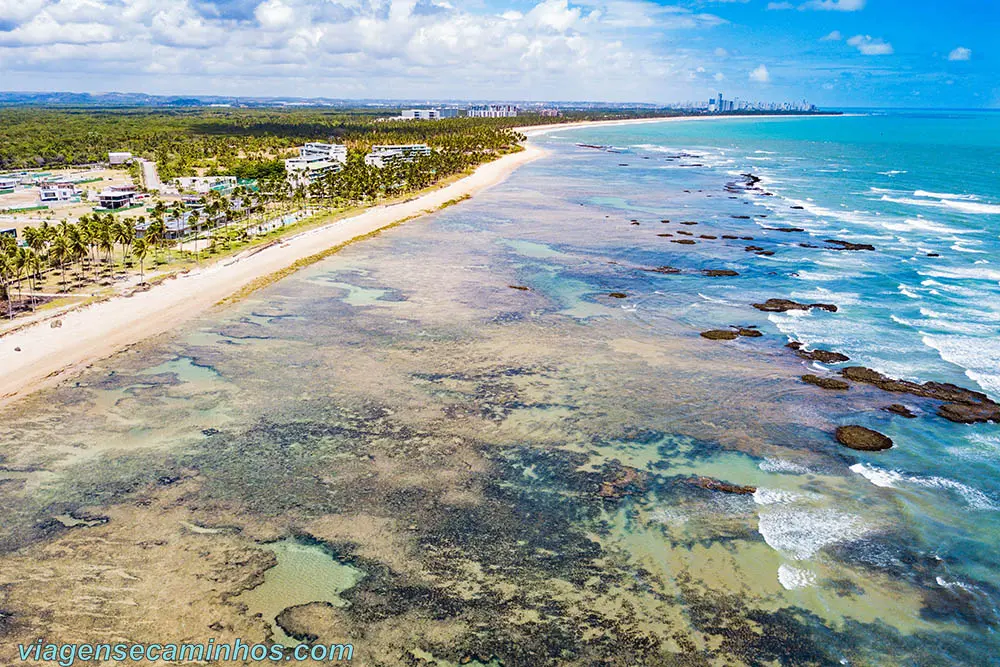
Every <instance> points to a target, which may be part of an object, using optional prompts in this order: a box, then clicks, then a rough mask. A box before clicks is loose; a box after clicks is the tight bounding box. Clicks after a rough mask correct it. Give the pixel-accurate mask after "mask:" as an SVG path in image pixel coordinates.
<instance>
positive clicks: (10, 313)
mask: <svg viewBox="0 0 1000 667" xmlns="http://www.w3.org/2000/svg"><path fill="white" fill-rule="evenodd" d="M13 273H14V266H13V262H12V261H11V258H10V255H8V254H7V253H6V252H0V296H3V298H4V299H6V300H7V317H8V318H9V319H14V303H13V302H14V298H13V297H12V296H11V294H10V281H11V276H12V275H13Z"/></svg>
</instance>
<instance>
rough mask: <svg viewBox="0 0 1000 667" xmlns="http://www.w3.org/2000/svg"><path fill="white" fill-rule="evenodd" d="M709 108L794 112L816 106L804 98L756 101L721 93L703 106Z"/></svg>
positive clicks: (810, 110)
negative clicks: (728, 98) (794, 100)
mask: <svg viewBox="0 0 1000 667" xmlns="http://www.w3.org/2000/svg"><path fill="white" fill-rule="evenodd" d="M702 108H703V109H705V110H707V111H708V113H734V112H739V111H743V112H747V111H749V112H754V111H757V112H761V111H763V112H793V111H801V112H805V113H813V112H815V111H816V106H815V105H813V104H809V102H807V101H805V100H802V101H801V102H754V101H749V100H741V99H739V98H737V99H735V100H727V99H725V98H724V97H723V96H722V93H719V94H718V96H717V97H713V98H712V99H710V100H709V101H708V104H707V105H704V106H703V107H702Z"/></svg>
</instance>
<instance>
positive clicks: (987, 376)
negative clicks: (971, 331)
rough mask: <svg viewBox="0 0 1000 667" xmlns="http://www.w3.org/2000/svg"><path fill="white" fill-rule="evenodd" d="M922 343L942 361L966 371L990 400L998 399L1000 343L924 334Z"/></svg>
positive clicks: (993, 338) (992, 339) (992, 340)
mask: <svg viewBox="0 0 1000 667" xmlns="http://www.w3.org/2000/svg"><path fill="white" fill-rule="evenodd" d="M922 340H923V343H924V345H926V346H927V347H930V348H933V349H935V350H937V353H938V355H940V357H941V358H942V359H944V360H945V361H947V362H949V363H952V364H955V365H956V366H960V367H961V368H964V369H965V375H966V376H967V377H968V378H969V379H970V380H972V381H973V382H975V383H976V384H978V385H979V386H980V387H981V388H982V390H983V391H985V392H986V393H987V394H989V395H990V397H991V398H994V399H997V398H1000V340H998V339H997V338H996V337H995V336H993V337H989V338H980V337H975V338H973V337H969V336H942V335H925V336H924V337H923V339H922Z"/></svg>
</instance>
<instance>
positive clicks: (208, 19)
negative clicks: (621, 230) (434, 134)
mask: <svg viewBox="0 0 1000 667" xmlns="http://www.w3.org/2000/svg"><path fill="white" fill-rule="evenodd" d="M511 4H513V3H508V4H507V6H506V7H503V8H500V9H496V10H489V9H486V8H485V5H484V4H483V3H478V2H477V3H449V2H447V1H445V0H170V1H169V2H164V1H163V0H17V1H16V2H13V1H11V0H0V25H2V26H3V28H0V61H3V63H4V70H5V78H6V75H7V73H8V72H16V73H17V75H18V76H20V77H21V81H32V80H37V75H38V74H42V75H45V74H51V73H59V74H61V75H65V76H66V77H71V76H72V73H79V74H82V75H83V76H79V77H78V80H79V81H81V82H85V84H90V83H93V84H95V85H96V84H98V82H99V85H100V87H101V88H102V89H108V88H109V87H113V86H117V85H128V86H134V85H135V82H136V81H139V87H141V88H142V89H146V90H150V89H154V88H158V87H160V84H162V85H163V86H165V85H167V84H166V83H165V82H168V81H177V82H181V83H179V84H178V85H177V86H175V88H182V89H186V90H193V89H201V90H204V89H206V88H209V89H210V90H212V92H218V93H220V94H233V93H234V92H237V91H239V90H256V91H258V92H259V93H263V94H275V95H281V94H285V95H287V94H290V93H289V91H295V92H296V93H297V94H298V95H301V96H323V95H328V96H334V97H349V96H382V97H402V96H411V95H413V94H414V93H417V94H418V95H419V96H424V95H427V94H428V93H429V92H430V91H431V89H430V88H428V83H433V84H434V92H433V93H431V94H437V95H442V93H444V94H453V95H462V96H470V95H471V94H474V93H476V92H478V93H480V94H482V93H487V94H489V93H493V94H498V95H502V94H504V93H503V92H502V91H501V90H498V89H497V86H498V85H503V86H506V88H507V90H511V91H513V90H517V91H520V92H522V93H525V94H532V92H534V93H536V94H537V92H539V91H544V92H545V93H546V94H548V93H550V92H551V93H552V94H554V95H559V94H569V93H570V92H571V91H572V94H588V93H589V94H591V95H593V96H595V97H597V96H601V97H606V96H609V95H611V96H613V95H616V94H617V95H619V96H621V97H624V98H625V99H635V97H634V96H633V94H632V93H634V92H635V91H640V92H645V91H647V90H650V91H651V90H665V89H671V87H672V86H677V85H680V84H682V83H683V82H684V81H686V80H688V79H687V74H688V73H689V72H691V71H692V70H694V69H695V68H696V67H698V66H699V65H701V63H699V62H698V61H697V59H696V57H695V55H694V52H693V51H691V50H685V49H675V50H673V51H666V50H664V48H663V33H664V31H682V30H688V31H697V30H707V29H711V28H712V27H713V26H718V25H721V24H723V23H725V21H724V20H723V19H721V18H719V17H718V16H715V15H714V14H711V13H708V12H705V11H699V10H692V9H688V8H684V7H679V6H676V5H662V4H661V3H660V2H657V1H654V0H531V1H530V2H524V3H519V4H517V5H516V6H517V10H514V9H512V8H511ZM470 7H471V8H470ZM505 10H506V11H505ZM143 72H145V73H149V74H156V75H157V77H156V78H155V79H150V78H145V79H143V78H141V77H142V73H143ZM123 77H132V78H131V79H128V83H122V84H119V83H117V82H118V81H122V80H123ZM193 80H199V81H203V82H204V84H202V85H198V86H191V85H190V83H191V81H193ZM263 82H273V84H268V83H263ZM9 85H15V84H14V83H11V84H9ZM560 86H563V87H564V89H561V88H559V87H560ZM598 86H600V88H598ZM626 86H631V87H632V88H631V92H620V93H616V92H615V88H616V87H620V88H621V90H623V91H624V90H625V87H626ZM227 87H228V88H227ZM475 87H478V88H479V90H475V91H474V90H473V89H474V88H475ZM160 89H161V90H162V87H160Z"/></svg>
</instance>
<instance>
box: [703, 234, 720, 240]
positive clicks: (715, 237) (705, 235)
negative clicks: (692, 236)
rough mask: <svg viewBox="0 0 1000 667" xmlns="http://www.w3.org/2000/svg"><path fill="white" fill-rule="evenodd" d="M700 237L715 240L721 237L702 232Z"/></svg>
mask: <svg viewBox="0 0 1000 667" xmlns="http://www.w3.org/2000/svg"><path fill="white" fill-rule="evenodd" d="M698 238H700V239H709V240H711V241H714V240H715V239H717V238H719V237H718V236H712V235H711V234H702V235H700V236H699V237H698Z"/></svg>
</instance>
